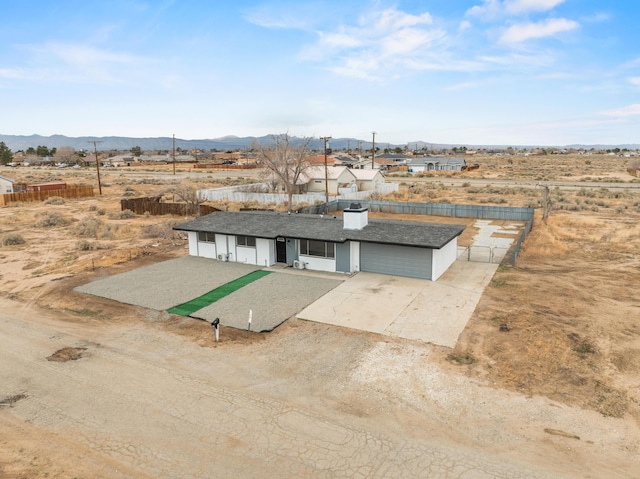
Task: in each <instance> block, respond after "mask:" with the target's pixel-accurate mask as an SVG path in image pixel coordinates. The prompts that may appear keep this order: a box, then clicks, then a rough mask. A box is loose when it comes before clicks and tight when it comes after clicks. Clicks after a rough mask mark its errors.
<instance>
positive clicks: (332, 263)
mask: <svg viewBox="0 0 640 479" xmlns="http://www.w3.org/2000/svg"><path fill="white" fill-rule="evenodd" d="M300 261H302V262H303V263H304V264H305V268H307V269H314V270H316V271H329V272H332V273H335V272H336V260H335V259H330V258H318V257H316V256H305V255H302V254H301V255H300Z"/></svg>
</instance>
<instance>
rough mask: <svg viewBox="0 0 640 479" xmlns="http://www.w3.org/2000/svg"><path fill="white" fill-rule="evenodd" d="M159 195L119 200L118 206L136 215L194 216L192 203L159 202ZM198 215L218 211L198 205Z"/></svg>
mask: <svg viewBox="0 0 640 479" xmlns="http://www.w3.org/2000/svg"><path fill="white" fill-rule="evenodd" d="M160 198H161V197H160V196H151V197H147V198H128V199H123V200H120V208H121V209H122V210H123V211H124V210H131V211H133V212H134V213H135V214H137V215H143V214H145V213H149V214H150V215H153V216H162V215H175V216H195V209H194V207H193V205H187V204H186V203H160ZM199 206H200V216H204V215H208V214H209V213H214V212H216V211H220V210H219V209H218V208H214V207H213V206H209V205H199Z"/></svg>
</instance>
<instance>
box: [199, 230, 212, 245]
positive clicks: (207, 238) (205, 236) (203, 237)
mask: <svg viewBox="0 0 640 479" xmlns="http://www.w3.org/2000/svg"><path fill="white" fill-rule="evenodd" d="M198 241H204V242H205V243H215V242H216V234H215V233H209V232H207V231H198Z"/></svg>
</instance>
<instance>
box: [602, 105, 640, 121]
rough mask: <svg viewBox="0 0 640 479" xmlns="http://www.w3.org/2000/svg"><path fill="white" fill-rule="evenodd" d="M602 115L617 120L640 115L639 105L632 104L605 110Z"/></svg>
mask: <svg viewBox="0 0 640 479" xmlns="http://www.w3.org/2000/svg"><path fill="white" fill-rule="evenodd" d="M602 114H603V115H606V116H614V117H618V118H621V117H628V116H636V115H640V103H634V104H633V105H627V106H623V107H622V108H616V109H613V110H607V111H604V112H602Z"/></svg>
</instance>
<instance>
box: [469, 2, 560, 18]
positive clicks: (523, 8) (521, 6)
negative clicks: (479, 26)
mask: <svg viewBox="0 0 640 479" xmlns="http://www.w3.org/2000/svg"><path fill="white" fill-rule="evenodd" d="M564 2H565V0H503V1H501V0H483V1H482V5H475V6H473V7H471V8H470V9H469V10H467V12H466V14H467V15H471V16H476V17H480V18H482V19H484V20H492V19H497V18H501V17H504V16H509V15H522V14H526V13H529V12H547V11H549V10H553V9H554V8H555V7H557V6H558V5H560V4H561V3H564Z"/></svg>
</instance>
